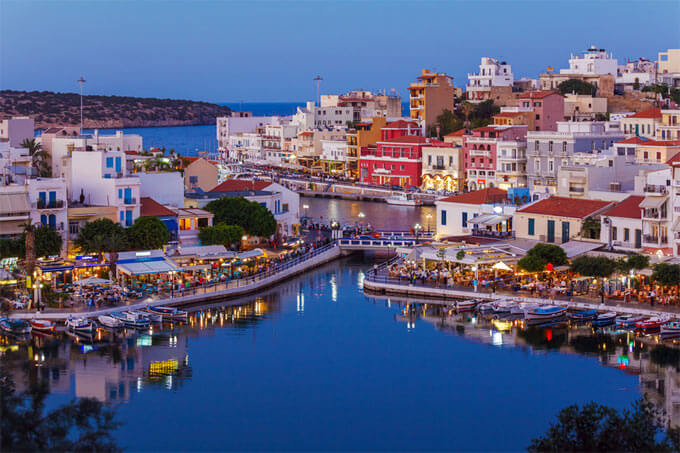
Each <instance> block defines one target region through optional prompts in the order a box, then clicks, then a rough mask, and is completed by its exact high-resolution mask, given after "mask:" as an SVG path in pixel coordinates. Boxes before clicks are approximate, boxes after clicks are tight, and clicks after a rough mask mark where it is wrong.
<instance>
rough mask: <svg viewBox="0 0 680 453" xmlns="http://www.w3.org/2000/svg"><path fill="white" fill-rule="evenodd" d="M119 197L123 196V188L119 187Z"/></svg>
mask: <svg viewBox="0 0 680 453" xmlns="http://www.w3.org/2000/svg"><path fill="white" fill-rule="evenodd" d="M118 198H119V199H122V198H123V189H118Z"/></svg>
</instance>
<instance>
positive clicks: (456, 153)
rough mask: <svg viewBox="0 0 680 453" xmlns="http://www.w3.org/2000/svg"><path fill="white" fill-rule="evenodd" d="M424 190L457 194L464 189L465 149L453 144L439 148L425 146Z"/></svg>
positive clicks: (445, 144)
mask: <svg viewBox="0 0 680 453" xmlns="http://www.w3.org/2000/svg"><path fill="white" fill-rule="evenodd" d="M422 152H423V170H422V172H423V174H422V177H423V188H424V189H434V190H446V191H449V192H457V191H459V190H461V189H462V188H463V184H464V182H465V170H464V169H463V159H462V154H463V148H461V147H460V146H454V145H453V144H451V143H444V144H441V145H438V146H424V147H423V148H422Z"/></svg>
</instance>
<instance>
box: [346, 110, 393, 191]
mask: <svg viewBox="0 0 680 453" xmlns="http://www.w3.org/2000/svg"><path fill="white" fill-rule="evenodd" d="M386 121H387V120H386V119H385V118H384V117H373V119H372V120H371V121H370V122H366V121H364V122H361V123H354V127H353V128H351V129H348V130H347V171H348V173H349V175H350V176H351V177H352V178H358V177H359V158H360V157H361V151H360V150H361V148H363V147H368V146H375V144H376V143H378V141H379V140H380V136H381V135H380V134H381V129H382V128H383V127H385V125H386Z"/></svg>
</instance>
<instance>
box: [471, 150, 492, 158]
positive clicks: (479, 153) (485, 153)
mask: <svg viewBox="0 0 680 453" xmlns="http://www.w3.org/2000/svg"><path fill="white" fill-rule="evenodd" d="M470 155H471V156H483V157H491V151H487V150H485V149H471V150H470Z"/></svg>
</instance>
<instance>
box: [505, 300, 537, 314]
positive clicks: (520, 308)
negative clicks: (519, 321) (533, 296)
mask: <svg viewBox="0 0 680 453" xmlns="http://www.w3.org/2000/svg"><path fill="white" fill-rule="evenodd" d="M540 306H541V305H540V304H537V303H533V302H522V303H520V304H517V305H516V306H513V307H511V308H510V314H512V315H522V316H526V315H527V313H529V312H530V311H532V310H535V309H537V308H539V307H540Z"/></svg>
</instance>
